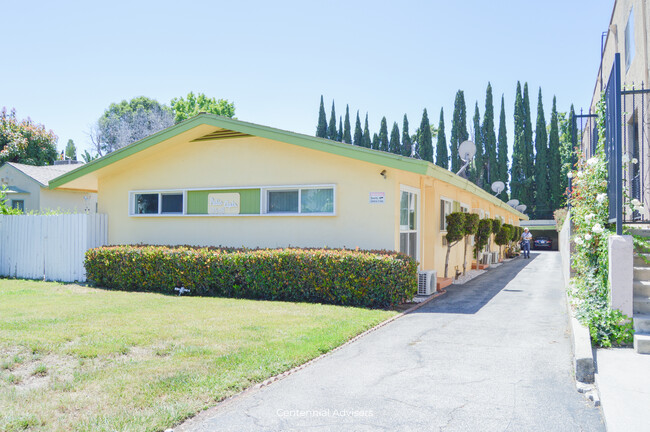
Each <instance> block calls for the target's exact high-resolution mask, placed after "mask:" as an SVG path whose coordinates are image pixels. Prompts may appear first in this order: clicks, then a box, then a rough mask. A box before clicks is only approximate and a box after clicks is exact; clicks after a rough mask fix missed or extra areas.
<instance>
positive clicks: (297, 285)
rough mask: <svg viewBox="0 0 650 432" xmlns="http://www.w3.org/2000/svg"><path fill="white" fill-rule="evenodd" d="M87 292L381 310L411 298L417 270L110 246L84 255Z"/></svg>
mask: <svg viewBox="0 0 650 432" xmlns="http://www.w3.org/2000/svg"><path fill="white" fill-rule="evenodd" d="M84 264H85V267H86V275H87V278H88V280H89V281H91V282H92V283H93V284H95V285H98V286H102V287H105V288H111V289H119V290H125V291H153V292H161V293H166V294H175V293H176V292H175V291H174V288H176V287H181V286H182V287H185V288H187V289H189V290H190V295H203V296H219V297H237V298H250V299H263V300H283V301H300V302H314V303H330V304H339V305H347V306H362V307H371V308H386V307H390V306H393V305H395V304H397V303H399V302H400V301H403V300H407V299H409V300H410V299H411V298H412V297H413V296H414V295H415V293H416V291H417V263H416V262H415V261H414V260H413V259H411V258H410V257H408V256H405V255H403V254H397V253H394V252H388V251H353V250H340V249H259V250H235V249H216V248H192V247H174V248H171V247H161V246H110V247H101V248H96V249H90V250H88V251H87V252H86V260H85V263H84Z"/></svg>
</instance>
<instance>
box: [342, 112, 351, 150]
mask: <svg viewBox="0 0 650 432" xmlns="http://www.w3.org/2000/svg"><path fill="white" fill-rule="evenodd" d="M343 142H344V143H347V144H352V135H351V132H350V106H349V105H346V106H345V123H343Z"/></svg>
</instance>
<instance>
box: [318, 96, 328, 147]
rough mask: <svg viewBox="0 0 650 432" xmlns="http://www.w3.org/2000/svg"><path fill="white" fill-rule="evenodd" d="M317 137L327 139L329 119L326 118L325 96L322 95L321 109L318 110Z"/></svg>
mask: <svg viewBox="0 0 650 432" xmlns="http://www.w3.org/2000/svg"><path fill="white" fill-rule="evenodd" d="M316 136H317V137H319V138H327V118H326V117H325V106H324V105H323V95H320V108H319V109H318V125H317V126H316Z"/></svg>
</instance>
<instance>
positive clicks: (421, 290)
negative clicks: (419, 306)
mask: <svg viewBox="0 0 650 432" xmlns="http://www.w3.org/2000/svg"><path fill="white" fill-rule="evenodd" d="M437 282H438V278H437V272H436V271H435V270H426V271H420V272H418V295H431V294H433V293H434V292H436V283H437Z"/></svg>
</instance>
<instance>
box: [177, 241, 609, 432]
mask: <svg viewBox="0 0 650 432" xmlns="http://www.w3.org/2000/svg"><path fill="white" fill-rule="evenodd" d="M531 257H532V259H530V260H524V259H522V258H519V259H516V260H513V261H512V262H509V263H506V264H503V265H501V266H499V267H497V268H493V269H490V270H489V271H488V272H487V273H486V274H484V275H482V276H480V277H478V278H476V279H474V280H472V281H470V282H468V283H467V284H465V285H458V286H456V285H454V286H451V287H450V289H449V290H448V294H447V295H446V296H444V297H442V298H440V299H437V300H434V301H433V302H431V303H429V304H428V305H426V306H425V307H423V308H421V309H419V310H418V311H416V312H414V313H412V314H409V315H407V316H404V317H402V318H400V319H398V320H396V321H394V322H393V323H391V324H389V325H387V326H384V327H382V328H380V329H378V330H377V331H375V332H372V333H370V334H369V335H367V336H366V337H364V338H362V339H360V340H359V341H357V342H355V343H353V344H350V345H348V346H347V347H345V348H344V349H341V350H339V351H337V352H335V353H333V354H332V355H330V356H327V357H325V358H323V359H321V360H320V361H318V362H316V363H314V364H312V365H310V366H309V367H307V368H305V369H303V370H301V371H299V372H297V373H295V374H293V375H290V376H289V377H287V378H285V379H283V380H281V381H278V382H276V383H274V384H272V385H270V386H268V387H265V388H262V389H261V390H258V391H254V392H251V393H248V394H246V395H244V396H241V397H238V398H236V399H235V400H233V401H231V402H229V403H226V404H223V405H222V406H219V407H217V408H214V409H212V410H210V411H208V412H206V413H204V414H203V415H202V416H201V417H200V421H194V422H188V423H186V424H184V425H182V426H179V427H177V428H175V431H176V432H179V431H382V430H384V431H604V430H605V427H604V424H603V421H602V417H601V412H600V410H599V409H598V408H594V407H593V406H591V405H590V404H589V403H588V401H587V400H586V399H585V398H584V397H583V396H582V395H581V394H580V393H578V392H577V391H576V389H575V384H574V380H573V376H572V365H571V346H570V341H569V336H568V327H567V314H566V305H565V303H564V302H565V300H564V295H563V282H562V274H561V267H560V256H559V254H558V253H557V252H532V253H531ZM197 420H199V419H198V418H197Z"/></svg>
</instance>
